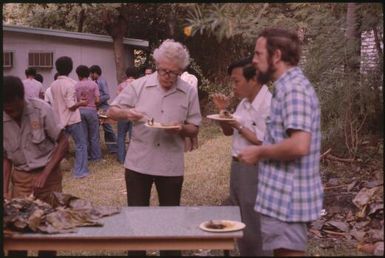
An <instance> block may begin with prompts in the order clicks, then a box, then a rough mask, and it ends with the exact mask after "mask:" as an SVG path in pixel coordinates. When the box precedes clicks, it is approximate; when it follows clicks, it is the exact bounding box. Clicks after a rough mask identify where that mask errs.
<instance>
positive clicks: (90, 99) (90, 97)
mask: <svg viewBox="0 0 385 258" xmlns="http://www.w3.org/2000/svg"><path fill="white" fill-rule="evenodd" d="M76 74H77V75H78V78H79V82H77V83H76V84H75V90H76V98H77V100H78V101H82V100H84V101H87V106H82V107H79V111H80V117H81V120H82V126H83V130H84V136H85V137H86V140H87V150H88V160H92V161H96V160H100V159H101V158H102V150H101V148H100V139H99V138H100V136H99V119H98V111H97V110H96V105H97V104H98V103H99V96H100V93H99V87H98V85H97V84H96V83H95V82H94V81H92V80H89V79H88V77H89V75H90V70H89V69H88V67H87V66H85V65H79V66H78V67H77V68H76Z"/></svg>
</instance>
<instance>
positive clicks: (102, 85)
mask: <svg viewBox="0 0 385 258" xmlns="http://www.w3.org/2000/svg"><path fill="white" fill-rule="evenodd" d="M96 83H97V84H98V86H99V92H100V101H99V104H98V108H100V109H103V110H107V109H108V108H109V107H110V105H109V104H108V100H109V99H110V91H109V89H108V84H107V81H106V79H104V78H103V77H102V76H99V78H98V79H97V80H96Z"/></svg>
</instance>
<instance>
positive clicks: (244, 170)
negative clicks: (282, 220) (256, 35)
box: [213, 58, 272, 256]
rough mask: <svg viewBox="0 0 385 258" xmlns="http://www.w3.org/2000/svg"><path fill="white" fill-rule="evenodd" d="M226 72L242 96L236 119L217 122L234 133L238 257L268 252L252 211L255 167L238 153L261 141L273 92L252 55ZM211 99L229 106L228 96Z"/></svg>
mask: <svg viewBox="0 0 385 258" xmlns="http://www.w3.org/2000/svg"><path fill="white" fill-rule="evenodd" d="M228 74H229V75H230V80H231V83H232V86H233V90H234V94H235V95H236V96H237V97H240V98H242V100H241V102H240V103H239V104H238V106H237V108H236V111H235V113H234V114H233V117H234V118H235V119H234V120H229V121H220V122H219V124H220V126H221V128H222V131H223V134H224V135H227V136H230V135H232V136H233V143H232V163H231V174H230V200H231V202H232V204H233V205H238V206H239V207H240V210H241V219H242V221H243V222H244V223H245V224H246V228H245V230H244V231H243V233H244V236H243V238H242V239H240V240H238V241H237V242H238V248H239V252H240V255H241V256H265V255H268V254H267V253H264V252H263V251H262V239H261V230H260V218H259V214H258V213H257V212H256V211H255V210H254V204H255V196H256V195H257V187H258V167H257V165H253V166H248V165H245V164H243V163H241V162H239V160H238V157H237V156H238V154H239V153H240V152H241V150H242V149H244V148H245V147H246V146H251V145H261V144H262V141H263V137H264V134H265V129H266V124H265V120H266V118H267V117H268V116H269V114H270V101H271V98H272V95H271V93H270V92H269V90H268V88H267V87H266V85H264V83H265V82H263V81H261V80H260V78H259V77H258V75H257V73H256V70H255V68H254V67H253V66H252V64H251V58H248V59H243V60H241V61H238V62H234V63H232V64H231V65H230V66H229V68H228ZM213 102H214V104H215V106H216V107H217V108H218V109H219V110H223V109H226V108H227V107H228V105H229V103H230V99H229V98H228V97H227V96H224V95H223V94H218V93H217V94H214V95H213Z"/></svg>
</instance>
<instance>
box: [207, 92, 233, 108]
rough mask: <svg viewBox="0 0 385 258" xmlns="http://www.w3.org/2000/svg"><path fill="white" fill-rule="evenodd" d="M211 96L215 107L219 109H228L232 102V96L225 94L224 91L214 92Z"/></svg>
mask: <svg viewBox="0 0 385 258" xmlns="http://www.w3.org/2000/svg"><path fill="white" fill-rule="evenodd" d="M211 97H212V99H213V102H214V105H215V107H216V108H217V109H219V110H223V109H226V108H227V107H228V106H229V104H230V98H229V97H227V96H225V95H223V94H222V93H214V94H213V95H211Z"/></svg>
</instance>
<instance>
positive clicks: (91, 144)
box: [80, 108, 102, 160]
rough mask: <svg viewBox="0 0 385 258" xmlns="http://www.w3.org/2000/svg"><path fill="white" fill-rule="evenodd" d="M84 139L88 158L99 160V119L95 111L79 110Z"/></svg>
mask: <svg viewBox="0 0 385 258" xmlns="http://www.w3.org/2000/svg"><path fill="white" fill-rule="evenodd" d="M80 116H81V118H82V127H83V131H84V137H85V138H86V139H87V150H88V158H89V159H90V160H99V159H101V158H102V149H101V147H100V136H99V119H98V112H97V111H96V109H88V108H80Z"/></svg>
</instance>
